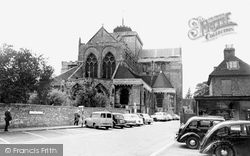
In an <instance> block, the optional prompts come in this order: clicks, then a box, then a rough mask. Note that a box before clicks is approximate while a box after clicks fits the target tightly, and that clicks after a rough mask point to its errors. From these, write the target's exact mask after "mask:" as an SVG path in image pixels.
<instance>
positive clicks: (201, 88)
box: [194, 81, 209, 96]
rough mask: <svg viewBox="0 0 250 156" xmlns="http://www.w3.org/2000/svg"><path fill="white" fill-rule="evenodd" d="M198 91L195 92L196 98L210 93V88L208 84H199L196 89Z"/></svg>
mask: <svg viewBox="0 0 250 156" xmlns="http://www.w3.org/2000/svg"><path fill="white" fill-rule="evenodd" d="M195 89H196V91H195V92H194V96H202V95H206V94H208V93H209V86H208V85H207V82H206V81H205V82H202V83H198V84H197V85H196V87H195Z"/></svg>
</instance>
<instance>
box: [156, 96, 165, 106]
mask: <svg viewBox="0 0 250 156" xmlns="http://www.w3.org/2000/svg"><path fill="white" fill-rule="evenodd" d="M163 100H164V94H163V93H159V94H157V95H156V102H157V104H156V106H157V107H163Z"/></svg>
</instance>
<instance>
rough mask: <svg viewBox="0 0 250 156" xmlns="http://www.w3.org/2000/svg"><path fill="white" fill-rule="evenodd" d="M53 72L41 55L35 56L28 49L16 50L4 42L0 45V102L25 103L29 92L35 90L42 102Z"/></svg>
mask: <svg viewBox="0 0 250 156" xmlns="http://www.w3.org/2000/svg"><path fill="white" fill-rule="evenodd" d="M53 72H54V69H53V68H52V67H51V66H49V65H46V59H45V58H43V56H42V55H39V56H36V55H35V54H32V53H31V51H30V50H28V49H20V50H19V51H16V50H14V49H13V46H12V45H7V44H4V45H3V46H2V47H0V75H1V80H0V102H2V103H27V101H28V99H29V96H30V93H33V92H37V94H38V97H39V101H40V103H43V101H45V99H44V97H45V96H47V95H46V94H47V93H48V91H49V90H50V83H51V82H52V74H53ZM43 104H45V103H43Z"/></svg>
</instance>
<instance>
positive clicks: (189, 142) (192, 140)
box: [186, 136, 200, 149]
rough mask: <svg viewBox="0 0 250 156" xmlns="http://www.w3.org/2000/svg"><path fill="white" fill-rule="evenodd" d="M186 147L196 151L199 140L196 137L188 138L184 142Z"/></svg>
mask: <svg viewBox="0 0 250 156" xmlns="http://www.w3.org/2000/svg"><path fill="white" fill-rule="evenodd" d="M186 145H187V147H188V148H191V149H197V148H199V146H200V139H199V138H198V137H196V136H190V137H188V138H187V140H186Z"/></svg>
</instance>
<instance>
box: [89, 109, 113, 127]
mask: <svg viewBox="0 0 250 156" xmlns="http://www.w3.org/2000/svg"><path fill="white" fill-rule="evenodd" d="M84 123H85V125H86V127H93V128H99V127H105V128H106V129H109V128H111V127H112V126H113V120H112V114H111V113H110V112H93V113H91V115H90V117H89V118H86V119H85V121H84Z"/></svg>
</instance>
